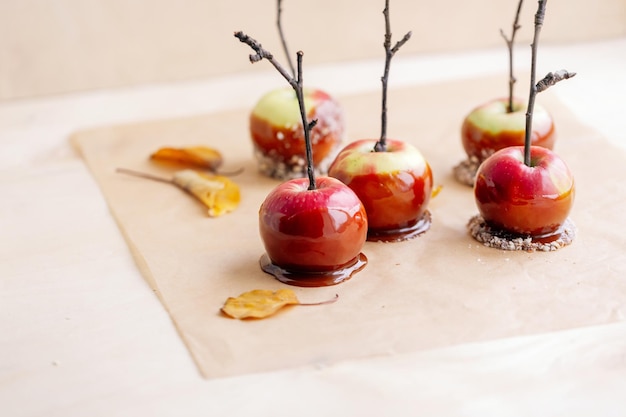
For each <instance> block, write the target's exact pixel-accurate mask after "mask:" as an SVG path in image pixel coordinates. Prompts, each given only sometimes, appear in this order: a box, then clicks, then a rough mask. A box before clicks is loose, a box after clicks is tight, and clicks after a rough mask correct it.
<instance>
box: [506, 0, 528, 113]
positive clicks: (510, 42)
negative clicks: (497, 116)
mask: <svg viewBox="0 0 626 417" xmlns="http://www.w3.org/2000/svg"><path fill="white" fill-rule="evenodd" d="M522 3H524V0H519V3H518V4H517V12H516V13H515V20H514V21H513V28H512V30H511V37H510V38H507V36H506V34H505V33H504V31H503V30H502V29H500V35H502V37H503V38H504V41H505V42H506V46H507V48H508V50H509V105H508V106H507V108H506V110H507V112H509V113H512V112H513V87H514V85H515V82H516V81H517V79H516V78H515V76H514V75H513V46H514V45H515V34H516V33H517V31H518V30H519V29H520V28H521V27H522V26H521V25H520V24H519V15H520V11H521V10H522Z"/></svg>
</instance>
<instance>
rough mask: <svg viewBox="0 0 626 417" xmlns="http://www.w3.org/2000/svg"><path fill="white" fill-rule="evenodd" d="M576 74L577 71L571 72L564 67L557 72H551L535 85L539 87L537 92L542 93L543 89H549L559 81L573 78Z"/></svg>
mask: <svg viewBox="0 0 626 417" xmlns="http://www.w3.org/2000/svg"><path fill="white" fill-rule="evenodd" d="M575 75H576V73H575V72H569V71H567V70H564V69H562V70H559V71H556V72H549V73H548V74H546V76H545V77H543V78H542V79H541V80H539V82H537V84H536V86H535V87H536V89H537V93H541V92H542V91H545V90H547V89H548V88H550V87H552V86H553V85H554V84H556V83H558V82H559V81H563V80H567V79H568V78H572V77H573V76H575Z"/></svg>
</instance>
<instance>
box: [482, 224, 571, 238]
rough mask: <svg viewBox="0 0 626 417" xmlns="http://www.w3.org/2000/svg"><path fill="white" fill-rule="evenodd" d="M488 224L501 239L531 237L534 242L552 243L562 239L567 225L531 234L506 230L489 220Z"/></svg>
mask: <svg viewBox="0 0 626 417" xmlns="http://www.w3.org/2000/svg"><path fill="white" fill-rule="evenodd" d="M487 225H488V226H489V227H490V229H491V233H492V234H493V235H494V236H497V237H499V238H501V239H505V240H509V241H510V240H514V239H518V238H521V239H527V238H530V239H531V241H532V242H533V243H551V242H554V241H556V240H558V239H561V238H563V237H564V236H565V226H564V225H561V226H560V227H558V228H557V229H556V230H554V231H551V232H548V233H543V234H536V235H529V234H521V233H515V232H510V231H508V230H504V229H502V228H499V227H495V226H493V225H492V224H489V222H487Z"/></svg>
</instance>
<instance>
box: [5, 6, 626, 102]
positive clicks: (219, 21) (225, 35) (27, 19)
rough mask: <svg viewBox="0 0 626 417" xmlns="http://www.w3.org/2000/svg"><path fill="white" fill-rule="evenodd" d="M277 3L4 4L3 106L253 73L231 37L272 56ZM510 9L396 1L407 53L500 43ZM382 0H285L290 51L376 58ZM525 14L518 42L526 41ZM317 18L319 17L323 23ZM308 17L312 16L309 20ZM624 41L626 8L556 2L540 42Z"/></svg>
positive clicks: (317, 56)
mask: <svg viewBox="0 0 626 417" xmlns="http://www.w3.org/2000/svg"><path fill="white" fill-rule="evenodd" d="M275 4H276V2H275V1H274V0H241V1H225V0H222V1H210V0H176V1H174V0H55V1H50V0H2V1H0V100H6V99H14V98H23V97H32V96H39V95H46V94H55V93H63V92H72V91H78V90H85V89H94V88H110V87H124V86H129V85H135V84H145V83H157V82H169V81H180V80H188V79H197V78H200V77H208V76H216V75H226V74H230V73H232V72H239V71H246V70H250V66H249V65H250V64H249V63H248V62H247V60H246V59H245V55H244V53H245V52H247V51H246V50H245V49H246V48H245V47H244V46H243V45H239V44H238V42H237V41H236V40H235V39H234V38H233V36H232V33H233V31H235V30H243V31H245V32H247V33H248V34H250V35H252V36H254V37H256V38H258V40H260V41H261V42H262V43H263V44H264V46H265V47H266V48H267V49H270V50H271V51H273V52H275V53H276V54H279V56H281V57H282V53H281V51H280V46H279V41H278V35H277V31H276V27H275ZM516 5H517V1H516V0H507V1H504V0H473V1H462V0H456V1H427V0H394V1H393V2H392V5H391V15H392V16H391V18H392V28H393V30H394V34H395V39H399V38H400V37H401V36H402V35H403V34H404V33H405V32H407V31H408V30H412V31H413V35H414V37H413V39H412V40H411V41H410V42H409V43H407V44H406V46H405V47H404V48H403V53H407V54H408V53H418V52H436V51H455V50H460V49H464V48H480V47H491V46H496V45H503V43H502V39H501V38H500V35H499V33H498V31H499V29H500V28H504V29H505V30H506V31H507V32H508V31H509V30H510V26H511V24H512V19H513V15H514V12H515V8H516ZM383 6H384V2H383V1H382V0H379V1H372V0H367V1H363V0H316V1H313V0H308V1H304V0H285V1H284V26H285V30H286V32H287V35H288V38H289V41H290V46H291V48H292V50H293V52H295V50H297V49H301V50H303V51H305V54H306V57H305V60H306V61H307V62H308V63H324V62H335V61H344V60H353V59H365V58H380V56H381V48H382V46H381V43H382V31H383V23H384V22H383V17H382V14H381V12H382V9H383ZM536 6H537V2H536V1H534V0H526V1H525V4H524V10H523V11H524V16H523V22H524V27H523V28H522V29H521V31H520V33H519V38H518V39H519V41H520V42H527V41H528V40H529V39H530V38H531V34H532V24H531V22H532V14H533V13H534V11H535V9H536ZM320 11H321V13H320ZM312 16H313V17H312ZM623 34H626V0H595V1H593V2H589V1H584V0H567V1H565V0H552V1H550V2H549V3H548V16H547V18H546V26H545V27H544V30H543V32H542V41H545V42H546V43H547V42H571V41H585V40H596V39H601V38H607V37H614V36H620V35H623Z"/></svg>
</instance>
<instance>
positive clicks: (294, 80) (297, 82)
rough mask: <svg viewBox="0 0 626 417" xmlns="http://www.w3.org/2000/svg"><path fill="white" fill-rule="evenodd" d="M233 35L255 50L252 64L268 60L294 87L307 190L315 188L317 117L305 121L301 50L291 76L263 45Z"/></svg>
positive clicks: (239, 33) (236, 34)
mask: <svg viewBox="0 0 626 417" xmlns="http://www.w3.org/2000/svg"><path fill="white" fill-rule="evenodd" d="M235 37H236V38H237V39H239V40H240V41H241V42H242V43H245V44H246V45H248V46H249V47H250V48H252V50H253V51H254V52H255V53H254V54H250V62H252V63H253V64H254V63H255V62H259V61H261V60H262V59H266V60H268V61H269V62H270V63H271V64H272V65H273V66H274V68H276V70H278V72H279V73H280V74H281V75H282V76H283V78H285V80H287V82H288V83H289V85H290V86H291V87H292V88H293V89H294V91H295V93H296V97H297V99H298V105H299V107H300V117H301V118H302V127H303V128H304V143H305V146H306V160H307V175H308V177H309V187H308V189H309V190H315V189H316V188H317V186H316V184H315V175H314V173H313V150H312V147H311V136H310V135H311V129H313V127H314V126H315V125H316V124H317V119H315V120H312V121H311V122H308V121H307V118H306V109H305V107H304V92H303V91H304V89H303V82H302V56H303V55H304V54H303V52H302V51H298V52H297V54H296V55H297V73H296V74H295V77H294V76H291V74H289V72H288V71H287V70H286V69H285V68H283V66H282V65H280V63H279V62H278V61H276V59H274V56H273V55H272V53H271V52H269V51H267V50H265V49H263V46H262V45H261V44H260V43H259V42H258V41H257V40H256V39H253V38H251V37H250V36H248V35H246V34H245V33H243V32H241V31H238V32H235Z"/></svg>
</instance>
